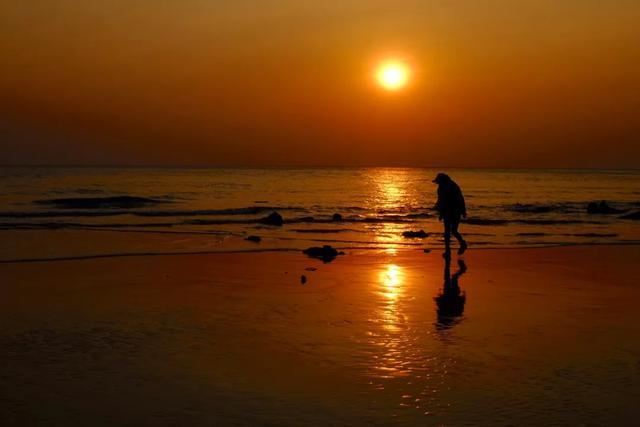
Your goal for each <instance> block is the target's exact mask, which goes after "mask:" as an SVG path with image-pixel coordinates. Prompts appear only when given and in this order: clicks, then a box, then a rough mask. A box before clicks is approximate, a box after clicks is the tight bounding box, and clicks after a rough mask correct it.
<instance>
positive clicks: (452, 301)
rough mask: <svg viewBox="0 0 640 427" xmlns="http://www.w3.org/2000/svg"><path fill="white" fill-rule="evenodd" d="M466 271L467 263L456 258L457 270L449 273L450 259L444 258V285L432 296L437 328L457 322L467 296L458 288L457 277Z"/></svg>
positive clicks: (446, 326)
mask: <svg viewBox="0 0 640 427" xmlns="http://www.w3.org/2000/svg"><path fill="white" fill-rule="evenodd" d="M466 272H467V265H466V264H465V263H464V261H463V260H461V259H460V260H458V271H456V272H455V273H453V275H451V259H450V258H445V262H444V285H443V287H442V291H441V292H440V294H438V296H437V297H435V298H434V300H435V301H436V305H437V306H438V324H437V327H438V328H439V329H447V328H450V327H451V326H453V325H454V324H455V323H457V320H458V319H457V318H458V317H460V316H462V313H463V312H464V304H465V302H466V301H467V296H466V295H465V293H464V292H463V291H462V290H461V289H460V286H459V285H458V279H459V278H460V276H462V275H463V274H464V273H466Z"/></svg>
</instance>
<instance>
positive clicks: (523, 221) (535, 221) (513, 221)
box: [462, 218, 603, 225]
mask: <svg viewBox="0 0 640 427" xmlns="http://www.w3.org/2000/svg"><path fill="white" fill-rule="evenodd" d="M462 222H464V223H466V224H469V225H509V224H525V225H570V224H603V222H602V221H591V220H581V219H489V218H467V219H464V220H462Z"/></svg>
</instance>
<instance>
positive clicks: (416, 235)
mask: <svg viewBox="0 0 640 427" xmlns="http://www.w3.org/2000/svg"><path fill="white" fill-rule="evenodd" d="M402 236H403V237H406V238H409V239H426V238H427V237H429V235H428V234H427V233H426V232H425V231H424V230H420V231H405V232H404V233H402Z"/></svg>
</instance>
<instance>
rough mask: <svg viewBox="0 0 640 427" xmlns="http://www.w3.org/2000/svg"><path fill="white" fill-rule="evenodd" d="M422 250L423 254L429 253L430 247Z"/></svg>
mask: <svg viewBox="0 0 640 427" xmlns="http://www.w3.org/2000/svg"><path fill="white" fill-rule="evenodd" d="M422 252H424V253H425V254H428V253H431V249H423V250H422Z"/></svg>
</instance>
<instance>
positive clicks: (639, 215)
mask: <svg viewBox="0 0 640 427" xmlns="http://www.w3.org/2000/svg"><path fill="white" fill-rule="evenodd" d="M620 218H622V219H633V220H636V221H638V220H640V211H639V212H632V213H628V214H626V215H622V216H621V217H620Z"/></svg>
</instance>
